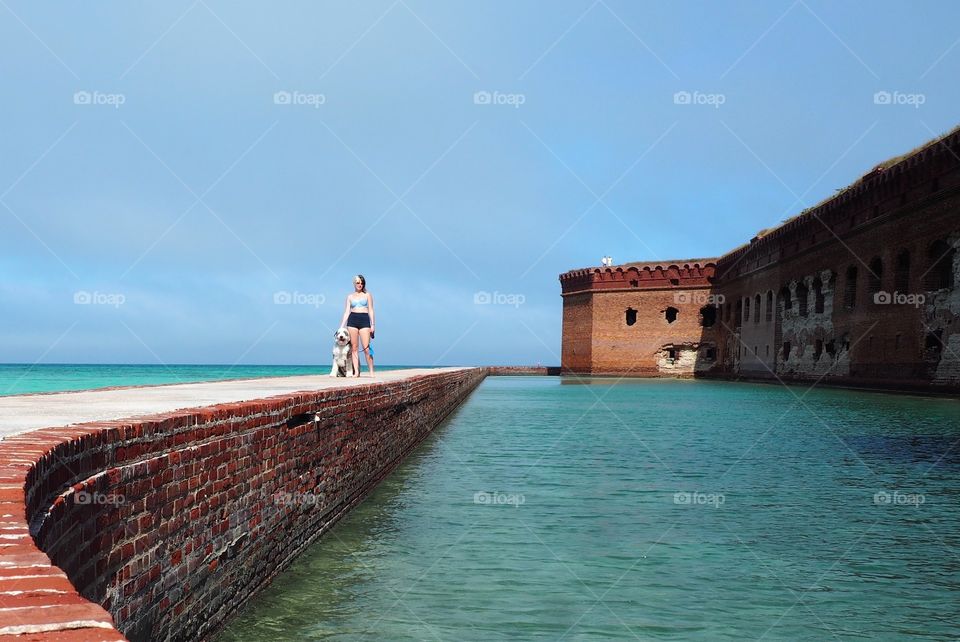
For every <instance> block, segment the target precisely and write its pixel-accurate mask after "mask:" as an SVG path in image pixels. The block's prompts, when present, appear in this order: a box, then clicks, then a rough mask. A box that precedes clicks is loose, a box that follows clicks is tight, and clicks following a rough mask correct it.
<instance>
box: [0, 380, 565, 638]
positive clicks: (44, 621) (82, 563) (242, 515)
mask: <svg viewBox="0 0 960 642" xmlns="http://www.w3.org/2000/svg"><path fill="white" fill-rule="evenodd" d="M543 370H544V371H545V370H546V369H543ZM426 372H428V373H429V374H419V375H417V374H415V375H412V376H405V377H403V378H398V379H395V380H387V381H376V382H371V383H368V384H363V385H351V386H349V387H342V386H340V387H333V388H327V389H322V390H316V391H312V392H296V393H290V394H283V395H277V396H271V397H269V398H265V399H258V400H253V401H243V402H235V403H220V404H218V405H213V406H208V407H203V408H193V409H188V410H176V411H172V412H165V413H159V414H155V415H151V416H149V417H145V418H137V419H132V420H131V419H127V420H113V421H95V422H89V423H83V424H78V425H71V426H69V427H61V428H40V429H37V430H32V431H31V432H24V433H22V434H17V435H13V436H10V437H8V438H7V439H5V440H3V441H2V442H0V641H3V640H7V639H10V640H83V641H94V640H98V641H100V640H123V639H125V638H126V639H129V640H134V641H137V640H148V639H170V640H188V639H189V640H196V639H203V638H206V637H209V636H210V635H211V634H212V633H214V632H216V631H217V630H218V629H219V628H220V627H221V626H222V624H223V623H224V622H225V620H226V619H227V618H228V617H229V616H230V615H231V614H233V613H234V612H236V611H237V610H238V609H239V608H240V607H241V606H242V605H243V604H244V602H245V601H246V600H247V599H249V598H250V597H251V596H252V595H253V594H254V593H255V592H256V591H257V590H258V589H260V588H262V587H263V586H265V585H266V584H267V583H269V582H270V580H271V579H272V578H273V577H274V576H275V575H276V574H277V573H279V572H280V571H282V570H283V569H284V568H286V567H287V565H288V564H289V563H290V562H291V561H292V560H293V558H294V557H296V555H297V554H299V553H300V552H301V551H303V549H304V548H306V547H307V546H308V545H309V544H310V543H312V542H313V541H314V540H316V539H317V538H318V537H319V536H320V535H321V534H323V533H324V532H325V531H326V530H328V529H329V528H330V527H331V526H332V525H333V524H334V523H336V521H337V520H338V519H339V518H340V517H341V516H343V515H344V514H345V513H346V512H348V511H349V510H350V509H351V508H352V507H353V506H354V505H356V504H357V503H359V502H360V501H362V500H363V498H364V497H365V496H366V495H367V494H368V493H369V492H370V491H371V490H372V489H373V487H374V486H376V484H377V483H378V482H379V481H380V480H381V479H382V478H383V477H384V476H386V475H387V474H388V473H389V472H390V471H391V470H393V468H394V467H395V466H396V465H397V464H398V463H400V462H401V461H402V460H403V458H404V457H405V456H406V455H407V454H408V453H409V452H410V451H411V450H412V449H414V448H415V447H416V446H417V445H418V444H419V443H420V442H421V441H422V440H423V439H424V438H425V437H426V436H427V435H428V434H429V433H430V431H431V430H432V429H433V428H434V427H436V426H437V425H438V424H439V423H440V422H441V420H443V418H444V417H446V416H447V415H448V414H449V413H450V412H451V411H452V410H453V409H454V408H456V407H457V405H458V404H459V403H460V402H461V401H463V399H464V398H465V397H466V396H467V395H468V394H469V393H470V392H471V391H472V390H473V389H474V388H476V386H477V385H478V384H479V383H480V382H481V381H482V380H483V378H484V377H485V376H487V375H488V374H512V373H514V372H515V373H517V374H519V373H521V370H520V369H516V370H513V369H490V368H458V369H446V370H443V371H439V372H438V371H426ZM525 373H528V374H541V371H540V370H539V369H527V370H526V372H525ZM543 373H544V374H545V372H543ZM341 381H342V380H341ZM358 383H360V384H362V381H361V382H358ZM88 394H89V393H88ZM35 399H36V401H37V403H41V404H42V403H44V399H45V397H44V396H38V397H36V398H35Z"/></svg>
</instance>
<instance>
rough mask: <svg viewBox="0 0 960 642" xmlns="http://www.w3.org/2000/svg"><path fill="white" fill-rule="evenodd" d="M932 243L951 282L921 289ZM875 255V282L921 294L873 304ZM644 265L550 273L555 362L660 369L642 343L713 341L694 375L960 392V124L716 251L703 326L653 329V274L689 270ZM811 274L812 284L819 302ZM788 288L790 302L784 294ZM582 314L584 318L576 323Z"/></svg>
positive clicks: (657, 280) (679, 283) (675, 283)
mask: <svg viewBox="0 0 960 642" xmlns="http://www.w3.org/2000/svg"><path fill="white" fill-rule="evenodd" d="M934 242H941V243H946V244H947V246H948V247H953V248H954V249H955V256H954V260H953V263H952V265H950V266H949V267H950V270H951V271H952V273H953V275H954V279H953V280H954V283H953V286H952V287H947V288H939V289H938V288H932V287H931V286H930V285H929V284H928V283H926V280H925V279H924V278H923V275H924V273H925V272H928V270H929V268H930V267H931V263H932V262H933V261H932V260H931V257H930V256H929V254H930V248H931V246H932V244H933V243H934ZM903 251H906V252H908V253H909V257H910V269H909V278H908V280H907V282H906V283H902V282H901V283H898V282H897V279H896V278H895V265H896V260H897V257H898V255H900V253H901V252H903ZM874 259H879V260H880V261H881V262H882V266H883V271H882V274H881V275H880V280H879V283H877V284H876V287H877V288H879V290H880V291H882V292H886V293H890V294H892V293H894V292H895V291H897V292H899V293H900V294H901V295H903V294H905V295H912V296H914V297H916V296H922V297H923V298H924V303H922V304H920V305H911V304H900V305H897V304H876V303H874V298H873V294H874V292H873V291H871V279H870V269H871V265H872V264H873V261H874ZM654 265H655V264H639V267H634V266H632V265H626V266H620V267H616V268H609V267H606V268H588V269H579V270H572V271H570V272H567V273H564V274H562V275H561V276H560V282H561V289H562V294H563V297H564V328H563V330H564V332H563V352H562V360H561V368H562V369H563V370H564V371H567V372H600V371H602V372H611V373H619V374H640V375H644V374H647V375H651V374H663V368H662V367H658V368H657V369H656V370H654V369H653V368H651V357H650V351H651V348H652V346H654V345H656V344H657V343H659V342H666V341H668V340H673V341H677V340H681V341H690V342H694V341H698V342H700V343H701V345H713V344H715V345H716V350H717V362H716V363H715V364H701V363H699V362H698V363H697V367H695V368H694V373H695V374H697V375H702V376H727V377H751V378H756V377H758V378H770V379H773V378H780V379H784V380H789V379H796V380H806V381H824V382H835V383H841V384H844V385H865V386H875V387H886V388H898V389H899V388H903V389H922V390H944V391H960V132H957V133H954V134H951V135H950V136H947V137H946V138H944V139H941V140H940V141H938V142H936V143H934V144H931V145H928V146H926V147H925V148H923V149H922V150H921V151H919V152H917V153H915V154H913V155H911V156H909V157H907V158H906V159H904V160H902V161H900V162H898V163H896V164H894V165H891V166H889V167H887V168H885V169H883V170H882V171H872V172H870V173H869V174H867V175H866V176H864V177H863V178H862V179H861V180H860V181H858V182H856V183H855V184H854V185H851V186H850V187H849V188H848V189H846V190H844V191H843V192H842V193H840V194H839V195H837V196H836V197H834V198H832V199H830V200H828V201H826V202H824V203H822V204H820V205H818V206H817V207H815V208H812V209H810V210H807V211H805V212H804V213H802V214H801V215H799V216H797V217H795V218H793V219H791V220H790V221H788V222H787V223H785V224H784V225H781V226H779V227H777V228H775V229H772V230H769V231H767V232H765V233H763V234H762V235H758V236H757V237H755V238H754V239H751V241H750V242H749V243H747V244H745V245H743V246H742V247H740V248H737V249H735V250H733V251H731V252H730V253H728V254H726V255H724V256H723V257H721V258H720V259H717V261H716V264H715V271H714V272H712V273H711V274H710V275H708V276H710V277H711V278H709V279H708V281H709V283H705V284H701V285H702V286H703V287H708V288H709V290H706V291H708V292H709V293H711V294H713V295H715V296H716V298H717V299H719V300H722V301H723V302H724V305H723V307H722V311H721V315H720V322H719V323H718V324H717V325H716V326H715V327H714V328H712V329H710V330H703V331H702V332H700V331H698V328H696V327H693V326H689V325H684V324H681V325H677V327H676V328H669V329H667V330H666V331H664V332H660V331H659V330H661V329H662V328H660V327H658V326H657V325H656V319H655V318H653V316H655V315H656V314H657V313H659V312H660V310H661V309H662V308H663V306H664V305H665V304H666V303H667V302H666V301H665V300H664V298H663V296H661V295H660V294H658V293H656V288H654V287H652V286H654V285H656V284H662V283H663V282H664V281H665V280H666V281H670V287H671V288H674V289H676V288H683V287H684V285H686V284H687V283H689V282H691V281H693V280H694V279H695V278H696V274H695V273H693V272H692V271H690V272H685V271H684V268H685V267H686V266H681V267H680V268H678V267H677V266H676V265H673V266H670V267H669V268H660V267H656V268H655V269H651V268H649V266H654ZM851 266H853V267H855V268H856V269H857V278H856V297H855V299H856V300H855V305H854V306H853V307H852V309H850V308H849V307H848V306H847V305H846V301H845V298H846V292H847V283H846V272H847V269H848V268H849V267H851ZM638 275H639V276H638ZM685 279H686V280H685ZM817 283H819V284H820V285H821V286H822V291H823V295H824V296H823V310H822V311H819V312H818V311H816V310H815V297H814V286H815V285H816V284H817ZM628 284H630V285H632V287H633V288H635V289H636V290H635V291H636V292H637V295H638V296H637V297H636V301H637V304H636V305H634V306H633V307H635V308H636V309H638V310H640V311H641V317H642V318H643V319H644V321H645V322H644V323H643V327H642V328H640V331H639V332H638V329H637V328H635V327H627V326H626V325H625V324H624V323H622V322H620V323H619V324H618V323H617V319H616V318H615V316H614V315H616V314H619V315H622V314H623V311H624V309H625V307H626V306H627V305H632V304H631V303H630V297H629V296H624V295H623V294H622V292H623V291H624V289H625V286H627V285H628ZM804 287H806V288H807V301H808V309H807V310H805V311H804V312H805V313H803V314H801V312H800V310H799V309H798V302H797V297H798V296H799V295H801V294H802V292H803V288H804ZM786 290H789V292H790V298H791V302H792V303H793V307H792V308H791V309H787V308H786V306H785V305H784V299H785V297H783V296H782V293H783V292H785V291H786ZM701 291H703V290H701ZM768 293H772V294H773V301H772V303H773V305H769V304H768V301H769V299H768ZM758 295H759V296H760V315H759V318H757V316H756V310H757V305H756V301H757V296H758ZM582 300H585V301H589V302H590V309H589V311H586V310H583V309H580V308H582V304H581V303H580V301H582ZM748 301H749V304H750V312H749V317H747V316H746V305H747V302H748ZM738 305H739V306H740V308H739V309H740V310H741V314H740V317H741V320H740V321H738V320H737V319H736V316H737V315H736V311H737V309H738ZM568 306H570V307H576V308H577V310H576V315H574V314H572V313H571V314H570V315H568V311H567V308H568ZM674 307H680V306H674ZM768 308H769V309H770V314H769V316H768V314H767V310H768ZM604 311H610V314H609V315H607V316H604V315H605V312H604ZM652 315H653V316H652ZM568 316H569V318H570V319H571V321H572V322H571V323H569V324H568V323H567V319H568ZM587 316H589V318H590V325H589V326H581V325H579V324H577V323H576V320H577V319H578V318H582V317H587ZM683 318H684V314H683V311H682V310H681V315H680V319H683ZM686 318H690V315H689V314H688V315H686ZM640 324H641V322H640V321H639V320H638V325H640ZM674 325H676V324H674ZM585 332H589V335H590V337H591V338H592V345H591V350H590V352H589V357H588V358H587V359H580V360H573V359H569V358H568V355H569V354H570V352H571V350H570V349H569V348H568V344H569V345H571V346H573V345H577V346H579V345H582V344H583V343H584V342H585V341H586V338H585V336H584V333H585ZM785 344H789V345H790V353H789V355H787V354H785V347H786V345H785ZM931 344H933V345H932V347H931ZM578 352H579V351H578ZM618 355H619V356H618ZM638 364H639V365H638ZM701 365H703V366H705V367H700V366H701ZM706 366H710V367H706Z"/></svg>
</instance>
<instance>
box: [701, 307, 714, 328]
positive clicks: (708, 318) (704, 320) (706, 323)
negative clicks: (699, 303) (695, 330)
mask: <svg viewBox="0 0 960 642" xmlns="http://www.w3.org/2000/svg"><path fill="white" fill-rule="evenodd" d="M716 322H717V308H716V307H714V306H713V305H705V306H703V307H702V308H700V325H702V326H703V327H705V328H712V327H713V324H715V323H716Z"/></svg>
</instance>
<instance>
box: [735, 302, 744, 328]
mask: <svg viewBox="0 0 960 642" xmlns="http://www.w3.org/2000/svg"><path fill="white" fill-rule="evenodd" d="M742 319H743V300H742V299H737V309H736V310H734V317H733V327H735V328H739V327H740V322H741V320H742Z"/></svg>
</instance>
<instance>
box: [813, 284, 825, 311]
mask: <svg viewBox="0 0 960 642" xmlns="http://www.w3.org/2000/svg"><path fill="white" fill-rule="evenodd" d="M823 304H824V298H823V283H821V282H820V277H817V278H815V279H814V280H813V311H814V312H816V313H817V314H820V313H822V312H823Z"/></svg>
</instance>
